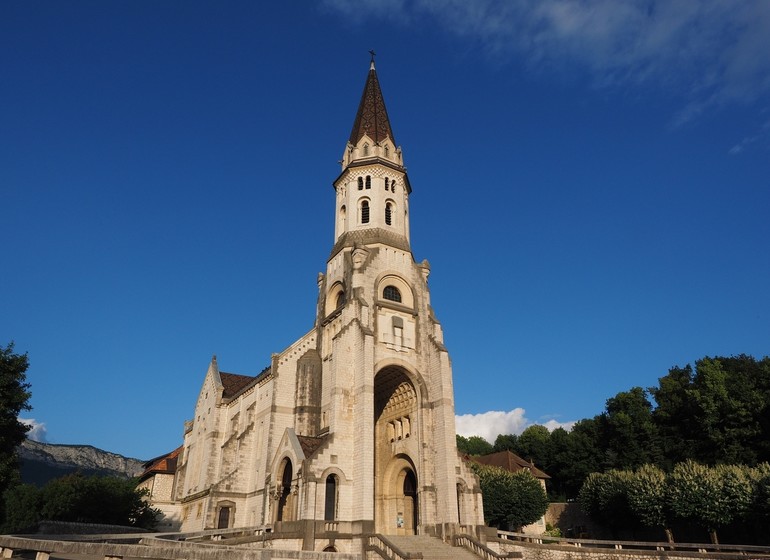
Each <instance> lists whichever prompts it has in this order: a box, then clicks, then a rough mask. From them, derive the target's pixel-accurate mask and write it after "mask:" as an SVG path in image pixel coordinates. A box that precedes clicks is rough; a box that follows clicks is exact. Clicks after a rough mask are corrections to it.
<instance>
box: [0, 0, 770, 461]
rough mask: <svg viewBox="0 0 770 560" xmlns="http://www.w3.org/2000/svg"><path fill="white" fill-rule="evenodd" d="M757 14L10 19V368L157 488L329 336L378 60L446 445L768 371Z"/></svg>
mask: <svg viewBox="0 0 770 560" xmlns="http://www.w3.org/2000/svg"><path fill="white" fill-rule="evenodd" d="M768 34H770V2H763V1H756V2H740V3H736V2H733V1H724V2H722V1H716V0H712V1H704V2H689V1H680V0H667V1H665V2H656V1H644V2H633V1H629V2H614V1H609V0H608V1H599V0H594V1H589V0H582V1H574V2H568V1H534V0H533V1H521V2H503V1H493V0H478V1H475V2H454V1H451V0H422V1H415V2H406V1H403V2H398V1H391V2H374V1H355V2H353V1H350V2H348V1H327V2H319V3H304V2H280V3H278V2H276V3H269V2H236V1H226V2H198V1H191V0H185V1H162V2H156V1H149V0H147V1H141V0H139V1H131V2H128V1H122V2H120V1H114V2H102V1H93V2H85V1H73V2H54V1H49V2H41V1H34V0H33V1H26V0H25V1H21V0H6V1H4V2H2V3H0V76H2V77H1V78H0V80H1V86H0V195H1V200H2V204H1V205H0V207H1V208H2V220H1V221H0V239H2V248H3V251H2V256H3V262H4V267H3V274H2V275H0V298H2V305H1V307H0V309H1V311H0V343H2V344H5V343H7V342H9V341H10V340H14V341H15V342H16V349H17V350H18V351H26V352H29V356H30V362H31V366H30V369H29V371H28V379H29V381H30V382H31V384H32V394H33V396H32V400H31V404H32V405H33V407H34V408H33V410H32V411H30V412H29V413H27V414H26V416H25V418H28V419H34V423H35V425H36V426H38V428H37V430H36V433H37V435H38V437H42V438H45V439H47V441H49V442H52V443H68V444H90V445H94V446H97V447H100V448H103V449H108V450H110V451H115V452H118V453H122V454H124V455H128V456H132V457H137V458H143V459H146V458H150V457H153V456H156V455H159V454H161V453H164V452H166V451H170V450H171V449H173V448H175V447H176V446H177V445H179V444H180V443H181V440H182V431H183V422H184V420H186V419H189V418H190V417H191V416H192V414H193V407H194V404H195V399H196V397H197V392H198V390H199V388H200V384H201V382H202V380H203V377H204V374H205V372H206V367H207V365H208V362H209V360H210V358H211V355H212V354H217V357H218V362H219V365H220V368H221V369H222V370H223V371H229V372H235V373H243V374H256V373H257V372H259V371H260V370H261V369H262V368H264V367H265V366H267V365H268V364H269V360H270V355H271V353H273V352H280V351H281V350H283V349H284V348H285V347H286V346H288V345H289V344H291V343H292V342H293V341H294V340H295V339H297V338H299V337H300V336H301V335H302V334H304V333H305V332H307V331H308V330H310V329H311V328H312V325H313V319H314V312H315V301H316V296H317V286H316V275H317V273H318V272H319V271H322V270H324V268H325V260H326V258H327V257H328V254H329V251H330V249H331V246H332V242H333V204H334V197H333V190H332V188H331V182H332V181H333V180H334V178H335V177H336V176H337V174H338V173H339V166H338V164H337V163H336V162H337V161H338V160H339V159H340V156H341V154H342V150H343V148H344V146H345V142H346V140H347V137H348V135H349V133H350V127H351V126H352V123H353V118H354V116H355V111H356V108H357V104H358V101H359V98H360V95H361V91H362V89H363V85H364V81H365V78H366V72H367V70H368V64H369V55H368V51H369V50H370V49H375V50H376V51H377V54H378V56H377V71H378V76H379V79H380V83H381V85H382V89H383V93H384V96H385V101H386V104H387V108H388V112H389V116H390V119H391V123H392V125H393V130H394V133H395V136H396V140H397V142H398V143H399V144H400V145H401V146H402V147H403V150H404V157H405V161H406V164H407V166H408V169H409V175H410V179H411V182H412V186H413V189H414V190H413V193H412V197H411V200H410V207H411V216H412V222H411V226H412V249H413V252H414V255H415V258H416V259H417V260H418V261H421V260H422V259H424V258H427V259H428V260H429V261H430V263H431V266H432V273H431V278H430V285H431V293H432V303H433V305H434V308H435V310H436V313H437V316H438V318H439V320H440V321H441V322H442V324H443V327H444V330H445V339H446V343H447V345H448V348H449V351H450V356H451V357H452V360H453V367H454V382H455V401H456V403H455V404H456V412H457V414H458V415H460V417H459V421H458V430H459V431H460V432H461V433H465V434H466V435H469V434H472V433H478V434H480V435H484V436H485V437H488V438H490V439H492V440H493V439H494V435H495V434H496V433H497V432H503V433H511V432H520V431H521V430H522V429H523V428H524V427H525V426H526V425H528V424H531V423H548V422H550V424H549V425H555V424H556V423H566V424H568V423H569V422H572V421H575V420H578V419H580V418H585V417H592V416H594V415H595V414H598V413H599V412H601V411H602V410H603V407H604V403H605V401H606V399H607V398H609V397H612V396H614V395H615V394H616V393H617V392H619V391H623V390H627V389H629V388H631V387H633V386H637V385H638V386H642V387H648V386H651V385H655V384H656V382H657V379H658V378H659V377H661V376H663V375H665V374H666V372H667V370H668V368H669V367H671V366H673V365H684V364H686V363H689V362H692V361H694V360H696V359H698V358H700V357H703V356H705V355H732V354H739V353H748V354H752V355H755V356H757V357H761V356H764V355H767V354H768V353H769V352H768V342H770V290H768V286H769V285H770V258H769V257H770V252H769V251H768V240H769V239H770V220H769V219H768V216H770V49H768V48H767V43H766V38H767V36H768Z"/></svg>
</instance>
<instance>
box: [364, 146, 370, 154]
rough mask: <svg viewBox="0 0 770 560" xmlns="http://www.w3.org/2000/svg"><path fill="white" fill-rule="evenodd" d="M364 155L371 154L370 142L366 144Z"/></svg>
mask: <svg viewBox="0 0 770 560" xmlns="http://www.w3.org/2000/svg"><path fill="white" fill-rule="evenodd" d="M364 155H365V156H368V155H369V144H364Z"/></svg>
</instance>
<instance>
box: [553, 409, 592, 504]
mask: <svg viewBox="0 0 770 560" xmlns="http://www.w3.org/2000/svg"><path fill="white" fill-rule="evenodd" d="M561 440H562V441H563V438H561ZM599 441H600V434H599V427H598V423H597V421H596V419H595V418H588V419H585V420H580V421H578V422H576V423H575V425H574V426H573V427H572V430H571V431H570V432H569V438H568V439H567V440H566V442H567V447H566V448H564V449H560V450H558V451H557V450H556V449H554V458H555V459H556V458H558V459H556V460H555V463H554V464H555V465H558V466H559V467H560V468H559V470H552V471H550V472H549V471H546V472H547V473H548V474H549V475H550V476H552V477H554V478H555V479H557V480H558V484H560V485H561V487H562V488H563V490H564V493H565V494H566V496H567V498H577V496H578V492H579V491H580V488H581V487H582V485H583V481H584V480H585V479H586V477H587V476H588V475H589V473H592V472H595V471H597V470H599V469H600V468H601V461H602V457H603V454H602V450H601V446H600V444H599Z"/></svg>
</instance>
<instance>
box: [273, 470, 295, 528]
mask: <svg viewBox="0 0 770 560" xmlns="http://www.w3.org/2000/svg"><path fill="white" fill-rule="evenodd" d="M293 476H294V473H293V471H292V466H291V460H290V459H288V458H286V459H284V461H283V471H282V474H281V490H280V495H279V497H278V507H277V509H276V512H275V520H276V521H294V515H293V510H294V500H293V497H294V496H293V495H292V493H291V480H292V478H293Z"/></svg>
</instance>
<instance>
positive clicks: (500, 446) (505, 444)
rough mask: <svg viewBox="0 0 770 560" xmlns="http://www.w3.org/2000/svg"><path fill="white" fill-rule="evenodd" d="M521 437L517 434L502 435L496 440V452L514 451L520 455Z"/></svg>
mask: <svg viewBox="0 0 770 560" xmlns="http://www.w3.org/2000/svg"><path fill="white" fill-rule="evenodd" d="M518 442H519V436H517V435H516V434H507V435H505V434H500V435H498V436H497V439H495V445H494V449H493V450H494V451H512V452H513V453H516V454H517V455H518V454H519V452H518V450H519V445H518Z"/></svg>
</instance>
